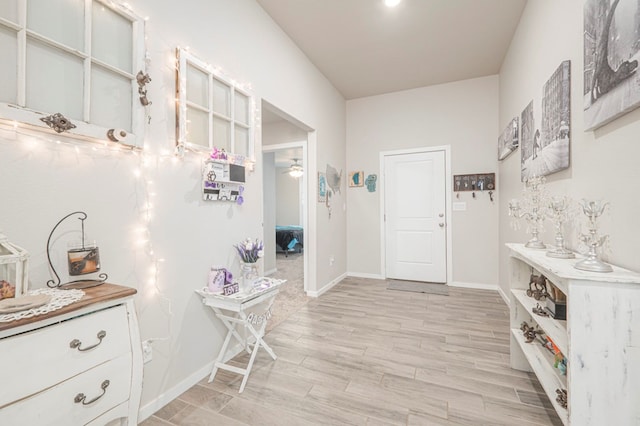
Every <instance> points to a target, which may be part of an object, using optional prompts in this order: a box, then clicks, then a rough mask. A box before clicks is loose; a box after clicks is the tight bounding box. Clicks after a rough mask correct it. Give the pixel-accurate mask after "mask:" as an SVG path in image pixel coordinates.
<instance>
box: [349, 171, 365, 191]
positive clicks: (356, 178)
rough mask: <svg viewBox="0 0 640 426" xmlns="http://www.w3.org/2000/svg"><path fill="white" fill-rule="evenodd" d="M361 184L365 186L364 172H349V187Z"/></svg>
mask: <svg viewBox="0 0 640 426" xmlns="http://www.w3.org/2000/svg"><path fill="white" fill-rule="evenodd" d="M359 186H364V172H363V171H360V172H351V173H349V187H351V188H355V187H359Z"/></svg>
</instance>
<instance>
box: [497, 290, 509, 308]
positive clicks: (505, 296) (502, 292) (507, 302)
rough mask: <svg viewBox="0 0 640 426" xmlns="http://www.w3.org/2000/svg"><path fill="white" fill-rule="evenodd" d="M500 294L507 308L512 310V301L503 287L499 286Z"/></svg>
mask: <svg viewBox="0 0 640 426" xmlns="http://www.w3.org/2000/svg"><path fill="white" fill-rule="evenodd" d="M498 293H500V297H502V300H504V303H506V304H507V307H509V308H511V299H510V298H509V296H507V293H505V292H504V290H503V289H502V287H500V286H498Z"/></svg>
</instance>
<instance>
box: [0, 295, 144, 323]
mask: <svg viewBox="0 0 640 426" xmlns="http://www.w3.org/2000/svg"><path fill="white" fill-rule="evenodd" d="M83 291H84V293H85V294H84V296H83V297H82V299H80V300H78V301H77V302H74V303H72V304H70V305H67V306H64V307H62V308H61V309H58V310H57V311H53V312H49V313H48V314H44V315H37V316H35V317H31V318H24V319H20V320H16V321H11V322H2V323H0V333H1V332H3V331H6V330H9V329H12V328H15V327H20V326H24V325H27V324H31V323H33V322H36V321H42V320H54V321H55V317H63V316H65V318H66V315H67V314H70V313H73V312H74V311H78V310H81V309H82V308H86V307H88V306H90V305H93V304H96V303H106V302H110V301H114V300H118V299H123V298H126V297H130V296H133V295H134V294H136V293H137V290H136V289H135V288H131V287H124V286H121V285H116V284H109V283H104V284H102V285H99V286H97V287H91V288H85V289H83ZM65 318H61V319H65Z"/></svg>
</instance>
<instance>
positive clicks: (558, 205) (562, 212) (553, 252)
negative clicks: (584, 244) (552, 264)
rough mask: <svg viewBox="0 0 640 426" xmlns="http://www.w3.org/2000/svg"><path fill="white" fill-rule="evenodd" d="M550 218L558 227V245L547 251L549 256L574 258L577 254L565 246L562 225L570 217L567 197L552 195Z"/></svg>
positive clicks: (556, 238)
mask: <svg viewBox="0 0 640 426" xmlns="http://www.w3.org/2000/svg"><path fill="white" fill-rule="evenodd" d="M548 215H549V218H550V219H551V220H552V221H553V225H554V227H555V229H556V237H555V240H556V245H555V246H554V247H553V248H551V249H549V250H548V251H547V256H549V257H556V258H559V259H573V258H574V257H576V255H575V254H574V253H573V252H572V251H571V250H567V248H565V246H564V235H562V225H564V223H565V222H566V221H567V219H568V217H569V202H568V201H567V198H566V197H552V198H551V201H550V202H549V213H548Z"/></svg>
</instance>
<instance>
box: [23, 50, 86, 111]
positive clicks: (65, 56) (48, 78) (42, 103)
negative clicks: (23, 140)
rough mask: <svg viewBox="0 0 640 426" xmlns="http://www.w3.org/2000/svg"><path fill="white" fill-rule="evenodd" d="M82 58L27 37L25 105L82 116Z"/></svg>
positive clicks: (35, 108)
mask: <svg viewBox="0 0 640 426" xmlns="http://www.w3.org/2000/svg"><path fill="white" fill-rule="evenodd" d="M83 84H84V71H83V64H82V60H81V59H79V58H78V57H76V56H74V55H71V54H69V53H67V52H65V51H63V50H60V49H56V48H55V47H51V46H49V45H46V44H44V43H41V42H39V41H36V40H27V76H26V85H27V92H26V93H27V104H26V106H27V108H30V109H34V110H36V111H42V112H51V111H55V112H59V113H62V114H63V115H65V116H66V117H67V118H71V119H75V120H82V119H83V106H82V105H83Z"/></svg>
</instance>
